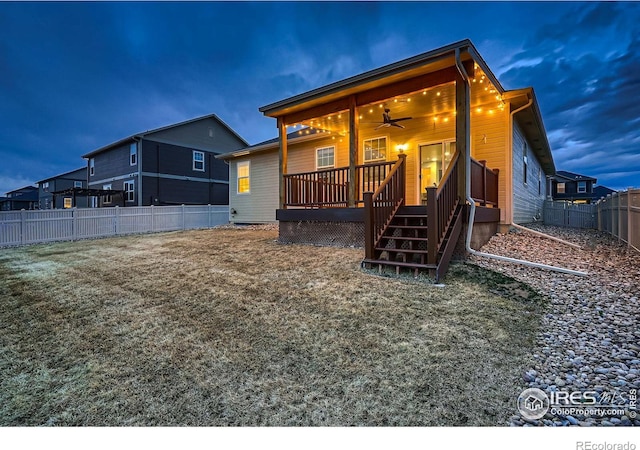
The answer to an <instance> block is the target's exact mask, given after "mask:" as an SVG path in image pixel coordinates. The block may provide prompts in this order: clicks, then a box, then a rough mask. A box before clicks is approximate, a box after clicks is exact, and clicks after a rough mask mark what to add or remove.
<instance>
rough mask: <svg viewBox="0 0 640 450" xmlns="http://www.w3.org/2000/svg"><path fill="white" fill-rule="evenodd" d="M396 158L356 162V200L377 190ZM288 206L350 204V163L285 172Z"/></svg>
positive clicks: (324, 206)
mask: <svg viewBox="0 0 640 450" xmlns="http://www.w3.org/2000/svg"><path fill="white" fill-rule="evenodd" d="M393 165H394V162H387V161H384V162H379V163H372V164H363V165H358V166H356V173H355V183H356V186H357V189H356V198H355V199H354V200H355V204H356V205H358V204H362V203H363V202H364V192H367V191H372V192H373V191H375V190H376V189H377V188H378V187H379V186H380V184H381V183H382V182H383V181H384V180H385V178H386V177H387V175H388V174H389V172H390V171H391V169H392V167H393ZM284 181H285V203H284V207H285V208H286V207H288V206H292V207H301V206H304V207H312V208H313V207H315V208H326V207H346V206H348V205H349V183H351V177H350V175H349V167H339V168H336V169H325V170H318V171H315V172H303V173H296V174H287V175H284Z"/></svg>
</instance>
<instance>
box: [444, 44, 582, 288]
mask: <svg viewBox="0 0 640 450" xmlns="http://www.w3.org/2000/svg"><path fill="white" fill-rule="evenodd" d="M455 56H456V67H457V69H458V72H460V76H461V77H462V79H463V80H464V83H465V87H466V89H467V95H465V98H466V105H465V115H466V123H467V124H470V121H471V117H470V116H471V114H470V111H469V107H470V104H469V90H470V88H469V86H470V82H469V76H468V74H467V71H466V70H465V68H464V66H463V65H462V61H461V60H460V49H458V48H456V51H455ZM532 103H533V99H529V102H528V103H527V104H526V105H524V106H522V107H521V108H518V109H516V110H515V111H513V112H512V113H511V115H512V117H513V114H515V113H516V112H518V111H521V110H522V109H524V108H527V107H529V106H531V104H532ZM465 141H466V142H465V147H464V148H465V155H464V156H465V177H466V180H465V191H466V192H465V197H466V201H467V203H468V204H469V207H470V211H469V223H468V225H467V237H466V239H465V248H466V250H467V251H468V252H469V253H471V254H472V255H476V256H480V257H483V258H489V259H497V260H498V261H506V262H510V263H515V264H521V265H524V266H528V267H535V268H537V269H545V270H551V271H554V272H561V273H566V274H570V275H578V276H586V275H587V273H586V272H579V271H577V270H571V269H565V268H563V267H556V266H550V265H547V264H540V263H535V262H531V261H526V260H523V259H516V258H509V257H507V256H500V255H494V254H491V253H485V252H479V251H477V250H474V249H472V248H471V235H472V234H473V223H474V221H475V217H476V202H475V200H474V199H473V197H471V136H470V133H469V132H468V131H467V132H466V133H465Z"/></svg>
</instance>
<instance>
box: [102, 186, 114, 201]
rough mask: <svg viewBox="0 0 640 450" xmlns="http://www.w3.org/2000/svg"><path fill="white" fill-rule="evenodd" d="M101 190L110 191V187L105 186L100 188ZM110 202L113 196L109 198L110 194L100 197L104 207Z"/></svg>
mask: <svg viewBox="0 0 640 450" xmlns="http://www.w3.org/2000/svg"><path fill="white" fill-rule="evenodd" d="M102 189H104V190H105V191H110V190H111V185H110V184H105V185H103V186H102ZM112 202H113V196H111V194H108V195H103V196H102V203H104V204H105V205H110V204H111V203H112Z"/></svg>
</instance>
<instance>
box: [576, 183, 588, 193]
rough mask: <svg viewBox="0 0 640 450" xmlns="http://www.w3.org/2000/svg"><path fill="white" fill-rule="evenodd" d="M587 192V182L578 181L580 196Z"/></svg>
mask: <svg viewBox="0 0 640 450" xmlns="http://www.w3.org/2000/svg"><path fill="white" fill-rule="evenodd" d="M586 192H587V182H586V181H578V194H584V193H586Z"/></svg>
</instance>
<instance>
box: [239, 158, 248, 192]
mask: <svg viewBox="0 0 640 450" xmlns="http://www.w3.org/2000/svg"><path fill="white" fill-rule="evenodd" d="M237 168H238V194H248V193H249V192H251V183H250V176H249V173H250V170H249V169H250V166H249V161H244V162H239V163H238V166H237Z"/></svg>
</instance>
